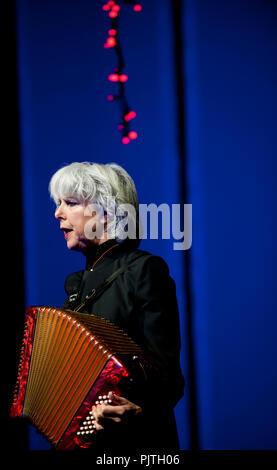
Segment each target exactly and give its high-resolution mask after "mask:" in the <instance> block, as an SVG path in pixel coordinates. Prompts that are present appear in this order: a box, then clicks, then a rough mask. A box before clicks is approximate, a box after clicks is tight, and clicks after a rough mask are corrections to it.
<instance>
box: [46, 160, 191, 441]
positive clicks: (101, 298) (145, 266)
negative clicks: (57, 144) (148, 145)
mask: <svg viewBox="0 0 277 470" xmlns="http://www.w3.org/2000/svg"><path fill="white" fill-rule="evenodd" d="M49 189H50V194H51V197H52V198H53V199H54V201H55V203H56V206H57V208H56V212H55V217H56V219H57V220H58V221H59V224H60V229H61V230H62V231H63V233H64V237H65V241H66V244H67V247H68V249H69V250H77V251H79V252H81V253H82V254H83V255H84V256H85V257H86V266H85V269H84V270H82V271H80V272H75V273H73V274H70V275H69V276H68V277H67V279H66V282H65V290H66V293H67V295H68V298H67V299H66V300H65V302H64V304H63V308H64V309H67V308H68V309H71V310H74V308H75V309H76V308H77V306H80V304H81V305H82V308H81V309H80V311H81V312H83V313H88V314H93V315H99V316H102V317H104V318H105V319H107V320H109V321H111V322H112V323H114V324H115V325H117V326H118V327H120V328H121V329H123V330H124V331H125V332H126V333H127V334H128V335H129V336H130V337H131V338H132V339H133V340H134V341H135V342H136V343H137V344H139V345H140V346H141V347H142V348H143V350H144V351H145V353H146V354H147V355H149V356H151V357H152V358H153V360H154V362H155V364H156V365H157V367H158V370H159V374H158V379H155V383H154V384H152V386H151V387H150V388H148V389H147V392H146V393H141V394H140V396H137V398H136V400H133V399H130V397H128V396H126V397H119V396H116V395H113V396H111V398H112V402H111V404H102V405H97V407H96V408H95V409H94V417H95V428H96V431H97V432H96V436H97V438H96V439H95V446H97V449H98V450H100V449H101V447H103V448H105V449H109V448H111V447H113V446H114V447H116V448H117V449H118V448H119V447H121V448H123V447H124V448H125V447H127V448H131V449H150V448H151V449H177V448H178V437H177V432H176V425H175V419H174V413H173V408H174V406H175V405H176V403H177V402H178V400H179V399H180V398H181V396H182V394H183V385H184V381H183V377H182V374H181V370H180V365H179V355H180V333H179V314H178V307H177V301H176V294H175V284H174V281H173V280H172V279H171V277H170V276H169V270H168V267H167V264H166V263H165V262H164V261H163V260H162V259H161V258H160V257H158V256H154V255H151V254H150V253H147V252H145V251H141V250H139V249H138V245H139V242H140V240H139V233H140V230H139V227H138V226H137V225H138V224H137V222H138V220H139V217H138V198H137V193H136V189H135V185H134V182H133V180H132V178H131V177H130V176H129V175H128V173H127V172H126V171H125V170H124V169H123V168H121V167H120V166H119V165H116V164H106V165H102V164H96V163H88V162H83V163H72V164H70V165H67V166H65V167H63V168H61V169H60V170H58V171H57V172H56V173H55V174H54V175H53V177H52V178H51V181H50V185H49ZM126 209H128V211H127V212H128V219H126ZM126 229H127V230H126ZM130 263H132V264H131V266H130V267H129V269H128V270H126V271H124V272H123V273H121V274H120V275H118V276H117V277H116V278H115V279H114V280H113V282H112V283H111V284H110V285H109V286H108V288H107V289H106V290H104V291H103V292H102V293H101V295H98V297H96V298H95V299H94V300H93V301H87V302H84V301H85V299H86V296H87V295H88V294H89V293H90V292H91V290H92V289H94V288H97V287H99V286H101V285H102V283H103V282H104V281H105V280H106V279H107V278H108V277H109V276H110V275H112V274H113V273H114V272H115V271H116V270H118V268H121V267H126V266H128V265H129V264H130ZM134 401H135V402H134Z"/></svg>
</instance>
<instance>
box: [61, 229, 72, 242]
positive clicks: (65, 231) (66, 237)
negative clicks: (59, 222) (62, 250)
mask: <svg viewBox="0 0 277 470" xmlns="http://www.w3.org/2000/svg"><path fill="white" fill-rule="evenodd" d="M63 232H64V238H65V239H66V240H67V239H68V237H69V235H70V234H71V232H72V230H71V229H64V230H63Z"/></svg>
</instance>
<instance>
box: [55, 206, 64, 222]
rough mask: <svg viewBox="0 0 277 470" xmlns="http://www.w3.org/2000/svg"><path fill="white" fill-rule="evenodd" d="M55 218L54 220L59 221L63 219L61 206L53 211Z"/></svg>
mask: <svg viewBox="0 0 277 470" xmlns="http://www.w3.org/2000/svg"><path fill="white" fill-rule="evenodd" d="M55 217H56V219H58V220H60V219H63V218H64V214H63V210H62V205H59V207H57V209H56V210H55Z"/></svg>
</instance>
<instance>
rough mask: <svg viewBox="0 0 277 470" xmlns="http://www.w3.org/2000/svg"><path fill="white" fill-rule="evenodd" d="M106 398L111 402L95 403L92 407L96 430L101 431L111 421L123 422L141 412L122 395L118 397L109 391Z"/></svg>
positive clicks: (138, 407)
mask: <svg viewBox="0 0 277 470" xmlns="http://www.w3.org/2000/svg"><path fill="white" fill-rule="evenodd" d="M108 398H109V399H110V400H112V404H109V405H108V404H104V403H103V404H101V405H95V406H94V407H93V409H92V414H93V416H94V425H95V430H96V431H103V430H105V428H107V427H109V426H110V425H111V424H113V423H123V422H126V421H128V419H129V418H131V417H133V416H139V415H140V414H141V413H142V409H141V407H140V406H138V405H136V404H135V403H132V402H131V401H129V400H127V399H126V398H124V397H119V396H118V395H115V394H114V393H112V392H109V394H108Z"/></svg>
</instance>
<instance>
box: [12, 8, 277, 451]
mask: <svg viewBox="0 0 277 470" xmlns="http://www.w3.org/2000/svg"><path fill="white" fill-rule="evenodd" d="M103 3H104V2H103ZM103 3H102V2H100V1H91V0H90V1H89V0H78V1H73V0H39V1H37V0H17V1H16V2H15V3H14V10H13V11H11V14H10V15H9V18H10V20H11V21H10V24H9V44H10V56H9V62H8V65H9V66H8V67H7V71H8V74H7V76H8V81H9V84H8V90H9V93H8V95H9V102H10V106H9V113H8V114H7V118H8V119H7V121H8V124H9V127H10V129H11V138H10V139H9V152H8V154H7V157H6V160H7V168H8V170H9V171H8V175H7V178H6V177H5V178H4V179H5V181H4V182H3V185H4V187H5V188H6V191H7V194H10V193H11V188H12V206H13V208H12V213H11V214H10V220H11V222H12V227H13V229H12V233H10V234H9V240H10V243H11V246H12V258H10V259H9V264H8V266H7V267H5V269H6V272H7V278H8V279H9V282H8V286H7V288H6V290H5V297H6V298H7V299H9V302H8V307H7V308H8V309H9V310H8V311H9V315H8V320H7V322H8V331H9V342H8V343H7V344H8V347H7V348H8V349H7V354H6V356H7V357H8V361H7V365H8V373H7V377H8V380H7V386H8V387H7V388H8V395H9V398H10V392H11V390H12V389H13V382H14V380H15V374H16V363H17V354H18V341H19V338H21V328H22V324H23V315H24V309H25V307H26V306H27V305H30V304H32V305H40V304H48V305H60V304H61V303H62V301H63V299H64V297H65V294H64V291H63V285H64V278H65V276H66V275H67V274H68V273H69V272H73V271H76V270H79V269H83V266H84V260H83V259H82V257H81V255H79V254H77V253H69V252H68V251H67V249H66V247H65V243H64V240H63V236H62V235H61V234H60V232H59V229H58V224H57V221H56V220H55V219H54V217H53V211H54V206H53V203H52V202H51V201H50V200H49V197H48V182H49V179H50V177H51V175H52V174H53V172H55V171H56V170H57V169H58V168H59V167H60V166H62V165H63V164H66V163H70V162H73V161H84V160H89V161H96V162H101V163H107V162H111V161H114V162H117V163H119V164H121V165H122V166H123V167H125V168H126V170H127V171H128V172H129V173H130V174H131V175H132V176H133V178H134V180H135V182H136V186H137V190H138V194H139V198H140V202H141V203H145V204H150V203H151V202H153V203H155V204H157V205H159V204H161V203H168V204H173V203H176V204H178V203H191V204H192V213H193V219H192V220H193V236H192V247H191V248H190V250H188V251H186V252H184V251H174V250H173V239H170V240H144V241H143V242H142V245H141V247H142V248H143V249H145V250H148V251H151V252H153V253H155V254H158V255H160V256H162V257H164V259H165V260H166V261H167V263H168V265H169V267H170V271H171V275H172V277H173V278H174V279H175V281H176V287H177V295H178V300H179V307H180V322H181V331H182V344H183V347H182V369H183V373H184V376H185V378H186V382H187V386H186V390H185V395H184V398H183V399H182V400H181V401H180V403H179V404H178V405H177V407H176V418H177V422H178V430H179V437H180V443H181V448H182V449H192V448H194V449H195V448H198V449H216V450H221V449H227V450H232V449H243V450H245V449H251V450H252V449H254V450H267V449H276V446H277V429H276V427H277V425H276V423H277V409H276V395H277V377H276V375H277V374H276V364H275V362H276V352H277V346H276V345H277V341H276V327H277V321H276V277H277V272H276V261H277V260H276V255H277V248H276V239H277V233H276V228H277V224H276V209H275V202H276V186H275V184H274V183H275V175H276V152H275V151H274V150H275V149H276V145H275V143H276V137H275V135H274V136H273V132H274V131H273V129H274V128H275V126H274V124H275V123H276V101H275V99H276V96H275V92H276V59H275V56H276V22H275V15H276V9H277V7H276V2H274V1H270V0H249V1H248V0H240V1H238V0H224V1H222V0H210V1H208V2H207V1H204V0H183V1H179V0H176V1H169V0H160V1H158V0H150V1H142V2H141V3H142V6H143V10H142V12H141V13H139V14H135V13H134V12H133V11H132V9H131V7H130V6H129V5H122V8H121V12H120V17H119V25H120V38H121V43H122V49H123V53H124V57H125V60H126V73H127V74H128V76H129V80H128V82H127V84H126V92H127V98H128V101H129V103H130V106H131V107H132V108H134V109H135V111H136V113H137V117H136V119H135V120H134V121H133V122H134V125H133V127H134V128H135V130H137V132H138V134H139V137H138V139H137V140H136V141H135V142H132V143H130V144H129V145H126V146H124V145H123V144H122V143H121V141H120V134H119V131H118V130H117V128H116V125H117V124H118V122H119V120H120V113H119V107H118V106H117V104H116V103H109V102H108V101H107V100H106V96H107V95H108V94H109V93H112V91H113V90H114V85H113V84H111V83H110V82H109V81H108V80H107V76H108V75H109V73H110V72H111V69H112V67H113V66H114V65H116V56H115V53H114V51H113V50H112V49H111V50H105V49H104V48H103V44H104V42H105V40H106V37H107V31H108V29H109V19H108V17H107V15H106V14H105V13H104V12H103V11H102V9H101V7H102V4H103ZM10 5H11V7H12V5H13V2H10ZM275 125H276V124H275ZM5 174H6V173H5ZM4 246H5V245H4ZM11 299H12V302H11ZM11 305H12V308H11ZM8 406H9V400H8ZM7 423H8V424H7V429H8V435H9V436H11V435H12V442H10V439H9V445H10V446H11V447H12V448H13V449H14V448H16V449H21V448H22V449H31V450H34V449H47V448H48V445H47V443H46V442H45V441H44V439H43V438H41V437H40V436H39V435H38V434H37V433H36V432H35V431H34V429H33V428H32V427H30V426H26V424H25V423H16V422H14V421H12V422H11V420H10V419H9V418H8V419H7Z"/></svg>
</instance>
